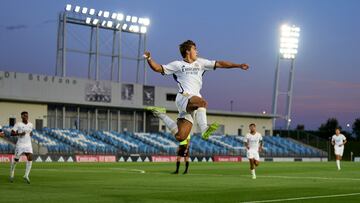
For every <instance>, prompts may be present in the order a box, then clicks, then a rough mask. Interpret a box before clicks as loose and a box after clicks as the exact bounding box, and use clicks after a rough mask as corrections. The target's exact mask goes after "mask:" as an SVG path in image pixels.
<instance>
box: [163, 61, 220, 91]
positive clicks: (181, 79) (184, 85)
mask: <svg viewBox="0 0 360 203" xmlns="http://www.w3.org/2000/svg"><path fill="white" fill-rule="evenodd" d="M215 64H216V61H211V60H207V59H203V58H198V59H197V60H196V61H194V62H192V63H187V62H186V61H173V62H171V63H169V64H167V65H163V66H162V67H163V69H164V74H166V75H170V74H173V76H174V79H175V80H176V82H177V83H178V86H179V93H188V94H191V95H196V96H199V97H201V95H200V90H201V87H202V76H203V75H204V73H205V71H208V70H215Z"/></svg>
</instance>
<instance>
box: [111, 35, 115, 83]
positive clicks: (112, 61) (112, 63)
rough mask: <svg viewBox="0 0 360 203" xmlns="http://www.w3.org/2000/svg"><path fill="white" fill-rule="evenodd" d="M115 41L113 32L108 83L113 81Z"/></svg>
mask: <svg viewBox="0 0 360 203" xmlns="http://www.w3.org/2000/svg"><path fill="white" fill-rule="evenodd" d="M115 40H116V31H115V30H114V31H113V42H112V51H111V71H110V81H112V80H113V75H114V61H115V57H116V56H115Z"/></svg>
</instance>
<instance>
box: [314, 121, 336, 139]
mask: <svg viewBox="0 0 360 203" xmlns="http://www.w3.org/2000/svg"><path fill="white" fill-rule="evenodd" d="M335 128H340V129H341V126H340V125H339V122H338V120H337V119H336V118H329V119H328V120H327V121H326V123H323V124H321V126H320V127H319V132H320V134H321V136H322V137H326V136H327V137H329V136H331V135H333V134H334V133H335Z"/></svg>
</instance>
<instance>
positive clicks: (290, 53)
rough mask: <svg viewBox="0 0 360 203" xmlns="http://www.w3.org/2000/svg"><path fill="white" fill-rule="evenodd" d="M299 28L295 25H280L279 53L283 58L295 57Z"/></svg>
mask: <svg viewBox="0 0 360 203" xmlns="http://www.w3.org/2000/svg"><path fill="white" fill-rule="evenodd" d="M299 37H300V28H299V27H296V26H294V25H293V26H289V25H283V26H281V38H280V54H281V57H282V58H283V59H295V56H296V54H297V53H298V50H297V49H298V47H299V45H298V44H299Z"/></svg>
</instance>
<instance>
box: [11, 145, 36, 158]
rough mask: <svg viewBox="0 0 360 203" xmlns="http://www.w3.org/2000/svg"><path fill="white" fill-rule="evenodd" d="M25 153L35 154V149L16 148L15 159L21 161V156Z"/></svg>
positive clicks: (29, 147) (28, 147)
mask: <svg viewBox="0 0 360 203" xmlns="http://www.w3.org/2000/svg"><path fill="white" fill-rule="evenodd" d="M24 153H30V154H32V153H33V149H32V147H31V146H27V147H16V148H15V159H20V156H21V155H22V154H24Z"/></svg>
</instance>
